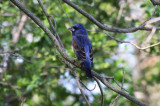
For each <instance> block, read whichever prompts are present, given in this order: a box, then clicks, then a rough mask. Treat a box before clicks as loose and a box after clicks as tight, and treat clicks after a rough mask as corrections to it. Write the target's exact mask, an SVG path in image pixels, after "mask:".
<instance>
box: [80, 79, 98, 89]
mask: <svg viewBox="0 0 160 106" xmlns="http://www.w3.org/2000/svg"><path fill="white" fill-rule="evenodd" d="M79 82H80V83H81V84H82V85H83V86H84V87H85V88H86V89H87V90H88V91H93V90H95V88H96V84H95V85H94V88H92V89H89V88H87V86H86V85H85V84H84V83H83V82H82V81H81V80H79Z"/></svg>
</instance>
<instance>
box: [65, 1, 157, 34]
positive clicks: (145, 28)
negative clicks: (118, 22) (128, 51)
mask: <svg viewBox="0 0 160 106" xmlns="http://www.w3.org/2000/svg"><path fill="white" fill-rule="evenodd" d="M63 1H64V2H65V3H66V4H68V5H69V6H71V7H72V8H74V9H75V10H77V11H78V12H79V13H81V14H82V15H83V16H85V17H86V18H88V19H89V20H90V21H92V22H93V23H94V24H96V25H97V26H98V27H99V28H101V29H103V30H106V31H110V32H119V33H131V32H135V31H138V30H146V31H150V30H152V28H149V27H144V25H140V26H138V27H133V28H112V27H108V26H105V25H103V24H102V23H100V22H99V21H98V20H96V19H95V18H94V17H93V16H91V15H90V14H88V13H87V12H86V11H84V10H82V9H81V8H80V7H78V6H77V5H76V4H74V3H73V2H71V1H70V0H63ZM156 29H157V30H160V27H157V28H156Z"/></svg>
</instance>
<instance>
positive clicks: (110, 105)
mask: <svg viewBox="0 0 160 106" xmlns="http://www.w3.org/2000/svg"><path fill="white" fill-rule="evenodd" d="M124 79H125V74H124V70H123V79H122V87H123V84H124ZM121 90H123V89H121ZM120 96H121V95H120V94H118V95H117V96H116V98H115V99H113V100H112V102H111V103H110V104H109V106H112V104H113V103H114V102H115V101H116V100H117V99H118V98H119V97H120Z"/></svg>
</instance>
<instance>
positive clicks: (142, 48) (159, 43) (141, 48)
mask: <svg viewBox="0 0 160 106" xmlns="http://www.w3.org/2000/svg"><path fill="white" fill-rule="evenodd" d="M102 32H103V33H105V34H106V35H107V36H109V37H110V38H111V39H113V40H115V41H117V42H119V43H129V44H131V45H133V46H134V47H136V48H137V49H140V50H145V49H149V48H151V47H154V46H157V45H160V42H158V43H155V44H153V45H150V46H146V47H139V46H138V45H136V44H134V43H132V42H130V41H121V40H118V39H116V38H114V37H113V36H111V35H109V34H108V33H106V32H104V31H102Z"/></svg>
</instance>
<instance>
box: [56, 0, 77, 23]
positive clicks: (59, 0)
mask: <svg viewBox="0 0 160 106" xmlns="http://www.w3.org/2000/svg"><path fill="white" fill-rule="evenodd" d="M58 2H59V4H60V7H61V8H62V10H63V12H64V13H65V14H66V16H67V18H68V20H69V21H70V22H71V23H72V24H74V23H73V21H72V20H71V19H70V18H69V16H68V14H67V13H66V11H65V10H64V8H63V6H62V3H61V0H58Z"/></svg>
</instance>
